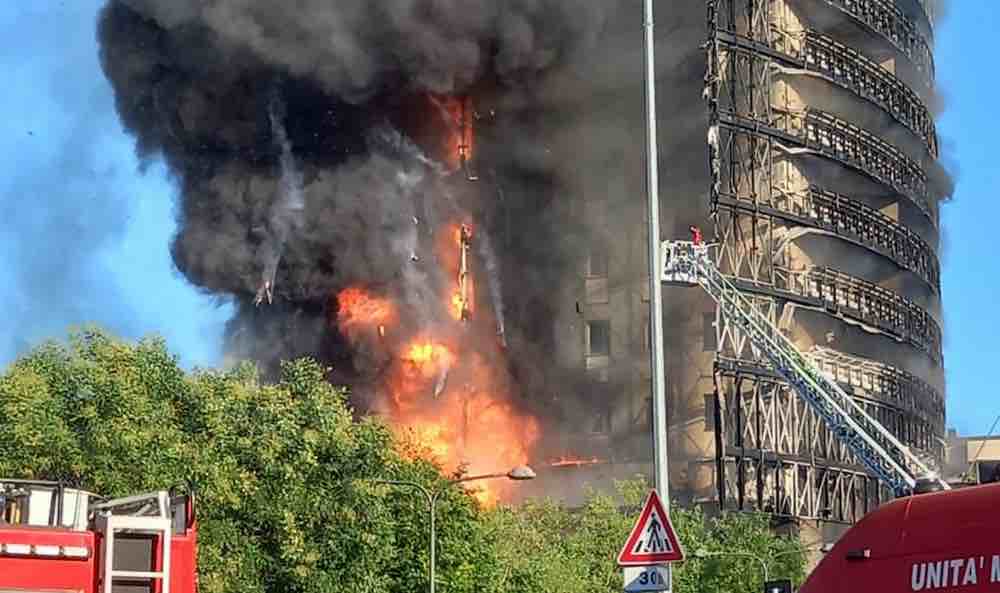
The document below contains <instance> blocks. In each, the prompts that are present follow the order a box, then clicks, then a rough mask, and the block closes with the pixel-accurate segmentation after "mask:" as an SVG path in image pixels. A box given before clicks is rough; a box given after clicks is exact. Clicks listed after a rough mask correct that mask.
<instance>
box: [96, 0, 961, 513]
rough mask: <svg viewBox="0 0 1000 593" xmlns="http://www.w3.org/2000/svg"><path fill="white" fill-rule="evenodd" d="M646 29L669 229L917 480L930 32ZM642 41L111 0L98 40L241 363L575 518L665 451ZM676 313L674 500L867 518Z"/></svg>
mask: <svg viewBox="0 0 1000 593" xmlns="http://www.w3.org/2000/svg"><path fill="white" fill-rule="evenodd" d="M925 1H929V0H925ZM657 10H658V14H657V77H658V79H659V83H660V86H661V91H660V93H659V102H660V104H659V105H658V111H659V113H660V121H659V122H658V129H659V141H660V158H661V184H662V187H661V188H660V192H661V198H662V201H661V220H663V221H664V222H665V224H664V234H665V236H672V237H680V236H683V235H685V234H686V233H687V229H688V228H689V227H690V226H692V225H694V226H697V227H700V228H702V229H703V230H704V231H705V235H706V240H708V241H710V242H715V243H717V244H718V248H717V254H718V261H719V264H720V266H721V267H722V269H723V270H724V271H725V272H726V273H727V274H730V275H732V276H733V277H735V278H737V279H738V280H739V282H740V283H741V285H742V286H744V287H745V288H746V289H747V290H748V291H750V292H751V293H752V294H753V295H754V298H755V299H756V301H757V302H759V303H760V306H761V307H762V309H763V310H765V311H767V312H768V314H769V315H770V316H771V318H772V319H773V320H774V321H775V323H777V324H779V325H780V326H781V327H782V328H783V329H785V330H786V331H788V332H789V333H790V335H791V336H793V337H794V338H795V340H796V341H797V343H798V344H800V345H801V346H802V347H803V348H804V349H806V350H808V351H810V352H811V353H812V355H813V356H815V357H817V359H819V360H821V361H822V362H823V363H824V364H825V365H826V367H827V368H828V369H829V370H830V371H831V372H833V373H835V374H836V375H837V376H838V378H840V380H841V381H842V383H843V384H844V385H845V387H850V388H851V389H852V390H853V393H854V394H855V395H856V396H858V397H859V398H860V399H861V400H862V401H864V402H865V405H867V406H870V407H871V409H873V410H875V411H876V414H877V416H878V417H879V418H881V419H882V420H883V421H884V422H885V423H886V424H887V425H889V426H890V427H892V428H893V429H894V430H896V431H897V433H898V434H899V435H900V436H901V437H902V438H903V439H904V441H905V442H906V443H908V444H909V445H911V446H912V447H914V448H918V449H922V450H927V451H928V452H929V454H930V455H937V454H938V453H939V446H938V445H937V442H938V441H937V440H936V439H937V437H939V436H941V434H942V432H943V404H942V392H943V380H942V365H941V342H940V335H941V333H940V321H939V318H940V304H939V301H938V295H939V278H938V270H939V264H938V257H937V243H938V226H937V224H938V216H937V213H938V203H939V201H940V200H941V199H943V198H944V197H946V196H947V194H948V193H949V187H948V182H947V177H946V176H945V175H944V173H943V172H942V171H941V169H940V167H939V166H938V165H937V156H938V150H939V147H938V142H937V138H936V134H935V131H934V122H933V117H932V113H931V106H932V104H933V61H932V57H931V51H930V47H931V43H932V30H933V29H932V22H933V21H932V18H931V15H930V12H931V7H929V6H928V5H927V4H923V3H921V2H920V0H901V1H899V2H895V3H893V2H889V1H887V0H865V1H850V2H848V1H844V0H767V1H765V2H760V1H757V0H690V1H683V2H670V3H659V6H658V8H657ZM641 25H642V21H641V3H640V2H639V1H638V0H619V1H616V2H582V3H581V2H576V1H573V0H510V1H506V2H497V1H495V0H462V1H449V0H421V1H416V2H398V1H396V0H343V1H338V2H335V3H333V2H327V1H321V0H307V1H304V2H299V3H297V4H296V8H295V10H288V9H287V8H285V7H282V6H280V5H279V4H278V3H270V2H257V3H252V2H244V1H236V0H218V1H217V2H213V3H210V4H206V3H201V2H192V1H181V2H178V1H173V0H172V1H168V0H109V1H108V4H107V6H106V7H105V9H104V10H103V12H102V15H101V17H100V23H99V37H100V43H101V54H102V63H103V67H104V70H105V73H106V75H107V77H108V79H109V81H110V82H111V84H112V86H113V88H114V90H115V93H116V97H117V107H118V110H119V113H120V116H121V119H122V121H123V123H124V124H125V125H126V127H127V128H128V129H129V130H130V131H131V132H132V133H133V134H134V135H135V137H136V146H137V150H138V151H139V153H140V155H142V156H144V157H149V158H152V157H158V156H162V158H164V159H165V160H166V162H167V163H168V165H169V166H170V168H171V171H173V173H174V175H175V177H176V179H177V183H178V186H179V188H180V196H179V204H180V208H179V223H180V226H179V232H178V235H177V237H176V238H175V240H174V243H173V246H172V252H173V256H174V260H175V262H176V263H177V266H178V268H179V269H180V270H181V272H182V273H183V274H184V275H185V276H186V277H187V278H188V279H189V280H190V281H191V282H192V283H193V284H195V285H197V286H199V287H201V288H203V289H205V290H206V291H209V292H211V293H214V294H218V295H220V296H225V297H228V298H232V299H234V300H235V301H236V303H237V305H238V308H237V309H238V310H237V314H236V317H235V318H234V319H233V320H232V322H231V326H230V331H229V336H228V340H229V344H228V346H229V351H230V352H231V355H232V356H233V357H235V358H250V359H254V360H257V361H259V362H260V363H261V364H262V366H263V367H264V368H265V369H270V370H271V371H272V372H273V370H274V369H275V368H276V366H277V364H278V363H279V362H280V360H282V359H285V358H289V357H295V356H302V355H308V356H313V357H316V358H318V359H320V360H323V361H325V362H326V363H327V364H328V366H329V368H330V380H331V381H334V382H337V383H343V384H346V385H349V386H350V387H351V392H352V395H351V397H352V400H353V402H354V404H355V405H356V407H357V409H358V410H359V412H361V413H377V414H382V415H384V416H386V417H388V418H389V419H391V421H392V422H393V423H394V424H395V425H396V426H398V427H399V428H400V431H401V434H404V435H407V436H408V437H409V438H408V440H407V442H409V443H412V445H413V447H414V448H415V449H418V450H421V451H424V452H430V453H431V454H433V455H434V456H435V457H437V458H438V459H439V460H440V461H441V462H442V465H443V466H444V467H445V468H446V469H447V470H448V471H461V470H463V469H465V470H468V471H495V470H498V469H506V468H507V467H509V466H510V465H514V464H519V463H525V462H530V463H532V464H533V465H535V466H536V469H539V467H540V466H544V465H548V466H549V467H550V471H547V472H544V471H543V472H540V476H539V479H538V480H537V481H536V483H534V484H532V485H531V486H530V488H531V489H534V490H535V491H537V490H539V489H540V490H544V491H546V492H547V493H550V494H557V495H562V496H566V497H567V498H570V499H573V498H574V497H575V496H576V495H577V494H578V490H579V488H578V486H579V485H580V484H582V483H583V482H591V483H595V482H596V483H597V484H598V485H599V484H600V483H602V482H603V481H609V480H610V479H611V478H614V477H622V476H625V475H631V474H634V473H636V472H645V473H648V471H649V462H650V459H651V456H652V455H651V441H650V436H649V428H650V422H651V414H650V409H651V406H650V397H649V377H650V373H649V346H650V344H649V337H648V336H649V334H648V327H649V304H648V295H647V290H648V281H647V274H648V267H647V259H646V257H647V252H646V241H647V238H646V224H645V220H646V213H645V199H644V191H645V188H644V176H643V168H644V165H643V158H644V151H643V143H642V141H641V138H642V134H643V133H644V129H645V126H644V122H643V117H644V110H643V109H642V104H643V103H642V102H643V95H642V43H641V39H642V38H641ZM663 315H664V319H665V326H664V327H665V333H666V346H667V381H668V385H667V389H668V399H669V402H668V421H669V423H670V434H671V436H670V438H671V441H670V446H671V472H672V476H671V478H672V483H673V484H674V487H675V489H676V492H675V493H674V494H675V496H677V497H678V498H679V499H680V500H683V501H685V502H688V503H699V504H709V505H713V506H716V507H722V508H727V509H745V510H750V509H756V510H764V511H767V512H771V513H774V514H775V515H778V516H782V517H788V518H791V519H810V520H812V519H816V520H820V521H826V522H829V523H830V524H842V523H848V522H851V521H853V520H854V519H855V518H857V517H858V516H859V515H860V513H862V512H863V511H864V510H865V509H867V508H869V507H870V506H871V505H873V504H875V503H876V502H877V501H878V500H879V497H880V496H881V495H882V493H881V492H880V490H879V488H878V486H877V484H875V483H874V482H873V479H872V478H870V477H869V476H867V475H866V474H865V473H864V471H863V470H862V469H861V468H860V467H859V466H858V464H857V463H856V461H854V460H853V459H851V458H850V456H849V455H848V454H847V453H846V452H845V451H844V450H843V449H842V448H841V447H839V446H838V444H837V443H836V440H835V439H834V438H833V437H832V436H831V435H829V434H828V433H827V432H826V431H825V429H824V428H823V427H822V426H821V424H820V423H819V422H818V421H817V420H816V419H815V418H814V417H813V416H812V414H811V413H810V412H809V411H808V410H807V409H806V408H805V406H804V405H803V404H802V403H801V402H799V401H798V399H797V398H796V397H795V396H794V395H793V394H790V393H789V392H788V390H787V388H786V387H785V386H784V385H783V383H782V382H781V381H780V380H778V379H776V378H775V376H774V375H773V373H771V372H769V370H768V369H767V367H766V365H764V364H763V363H762V362H761V361H760V360H758V358H757V357H756V354H755V353H754V352H753V350H752V348H750V346H749V345H748V344H746V343H745V341H744V340H743V339H742V337H741V336H740V335H739V333H738V332H737V331H736V330H735V328H730V327H727V326H726V324H725V320H724V319H720V318H719V317H718V314H717V312H716V311H715V309H714V306H713V305H712V303H711V302H709V301H708V300H707V298H703V297H702V295H700V294H698V293H696V292H693V291H685V290H682V289H674V288H671V289H667V290H666V291H665V310H664V311H663ZM530 491H531V490H530V489H524V492H530ZM497 494H498V493H497V492H491V493H484V494H483V496H485V497H487V498H490V497H494V496H496V495H497Z"/></svg>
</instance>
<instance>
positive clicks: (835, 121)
mask: <svg viewBox="0 0 1000 593" xmlns="http://www.w3.org/2000/svg"><path fill="white" fill-rule="evenodd" d="M772 118H773V120H774V121H770V122H769V121H761V120H762V119H763V118H762V115H760V114H753V115H749V116H748V115H743V114H737V113H733V112H731V111H724V110H722V109H720V110H719V121H720V123H721V124H723V125H726V126H731V127H733V128H736V129H738V130H741V131H742V132H744V133H746V134H750V135H757V134H764V135H767V136H770V137H772V138H774V139H775V140H777V141H778V142H779V143H784V144H787V145H788V147H791V148H796V147H797V148H806V149H809V150H810V151H812V152H814V153H817V154H821V155H823V156H825V157H827V158H830V159H833V160H835V161H837V162H840V163H841V164H843V165H844V166H846V167H849V168H851V169H854V170H856V171H858V172H860V173H862V174H864V175H866V176H867V177H869V178H871V179H872V180H874V181H876V182H878V183H881V184H883V185H885V186H887V187H890V188H892V189H894V190H895V191H896V192H897V193H899V194H900V195H902V196H904V197H906V198H908V199H909V201H910V202H912V203H913V204H914V205H915V206H916V207H917V208H919V209H920V211H921V212H923V213H924V215H925V216H927V218H928V219H929V220H930V221H931V223H932V225H934V227H935V228H937V223H938V219H937V210H936V208H934V206H933V204H932V202H931V198H930V191H929V189H928V185H927V174H926V173H925V172H924V171H923V169H921V167H920V165H918V164H917V163H916V162H914V161H913V160H911V159H910V158H909V157H907V156H906V155H904V154H903V153H902V151H900V150H899V149H898V148H896V147H894V146H892V145H891V144H889V143H887V142H885V141H884V140H882V139H881V138H879V137H877V136H875V135H874V134H872V133H870V132H867V131H865V130H863V129H861V128H859V127H858V126H855V125H854V124H851V123H848V122H846V121H844V120H842V119H839V118H837V117H835V116H833V115H830V114H828V113H824V112H822V111H818V110H808V111H806V112H800V113H789V112H785V113H777V114H775V115H773V116H772ZM720 149H721V150H722V151H724V150H725V149H724V147H720Z"/></svg>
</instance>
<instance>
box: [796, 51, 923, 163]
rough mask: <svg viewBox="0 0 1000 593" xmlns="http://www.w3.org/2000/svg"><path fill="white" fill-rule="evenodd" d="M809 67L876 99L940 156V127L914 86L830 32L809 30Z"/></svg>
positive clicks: (863, 95)
mask: <svg viewBox="0 0 1000 593" xmlns="http://www.w3.org/2000/svg"><path fill="white" fill-rule="evenodd" d="M805 63H806V69H808V70H811V71H814V72H818V73H821V74H823V75H824V76H826V77H828V78H829V79H831V80H833V81H835V82H836V83H837V84H838V85H840V86H842V87H844V88H847V89H849V90H851V91H853V92H854V93H855V94H857V95H859V96H861V97H864V98H865V99H867V100H868V101H870V102H872V103H875V104H876V105H878V106H879V107H881V108H882V109H883V110H885V111H886V112H887V113H889V114H890V115H891V116H892V117H893V119H895V120H896V121H898V122H899V123H901V124H903V125H904V126H906V128H907V129H908V130H910V131H911V132H912V133H913V134H914V135H916V136H917V137H918V138H920V139H921V140H922V141H923V143H924V145H925V146H926V147H927V151H928V152H929V153H930V154H931V155H933V156H934V157H937V156H938V141H937V131H936V129H935V125H934V118H933V117H931V113H930V110H929V109H928V108H927V106H926V105H925V104H924V102H923V101H922V100H921V99H920V97H919V96H917V94H916V93H915V92H913V90H912V89H910V87H908V86H907V85H906V84H905V83H904V82H903V81H901V80H900V79H899V78H897V77H895V76H893V75H892V74H890V73H889V72H887V71H886V70H885V69H884V68H882V67H880V66H879V65H878V64H876V63H875V62H872V61H871V60H869V59H868V58H866V57H864V56H863V55H861V54H860V53H859V52H858V51H856V50H854V49H851V48H850V47H847V46H846V45H844V44H842V43H839V42H837V41H835V40H833V39H832V38H830V37H827V36H826V35H820V34H818V33H809V34H808V35H807V36H806V43H805Z"/></svg>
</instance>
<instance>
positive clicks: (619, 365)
mask: <svg viewBox="0 0 1000 593" xmlns="http://www.w3.org/2000/svg"><path fill="white" fill-rule="evenodd" d="M624 4H627V5H628V6H627V8H626V9H623V12H625V13H628V14H629V16H627V17H623V22H624V23H625V24H623V25H621V31H620V32H619V33H618V37H616V36H614V35H611V36H609V41H608V43H609V44H610V46H613V47H616V48H621V47H626V46H627V47H630V48H631V49H630V50H628V51H624V50H622V51H620V52H618V54H616V55H621V54H629V52H632V53H631V54H629V55H632V56H634V58H635V61H636V63H641V54H640V53H639V51H640V49H641V43H639V39H640V37H639V31H640V29H639V25H640V23H641V21H640V20H639V18H638V15H640V14H641V10H640V7H639V3H638V2H625V3H624ZM656 10H657V15H656V20H657V59H658V68H657V71H658V75H657V76H658V82H659V93H660V96H659V100H658V108H659V113H660V115H659V123H658V134H659V142H660V147H661V153H660V166H661V170H662V178H661V187H660V194H661V209H662V220H663V221H664V224H663V235H664V238H678V239H683V238H686V237H687V235H688V227H689V226H691V225H696V226H699V227H700V228H701V229H702V230H703V231H704V234H705V236H706V239H707V240H708V241H709V242H711V243H715V244H716V247H715V248H714V255H715V258H716V261H717V263H718V265H719V267H720V268H721V269H722V270H723V272H724V273H725V274H727V275H729V276H730V277H732V278H733V279H734V280H735V281H736V283H737V284H738V285H739V286H741V287H742V288H743V289H744V290H745V291H746V292H747V294H749V295H751V296H752V298H753V300H754V302H755V303H756V304H757V305H758V306H759V307H760V310H761V311H762V312H764V313H765V314H766V315H767V316H768V318H769V319H770V320H771V321H772V322H773V323H774V324H776V325H777V326H778V327H780V328H781V329H782V331H784V332H786V333H787V335H788V336H789V337H791V338H792V339H793V340H794V341H795V343H796V344H797V345H798V346H799V348H800V349H801V350H802V351H804V352H806V353H807V354H808V355H809V356H811V357H812V358H813V359H814V360H815V361H816V362H818V363H819V364H820V365H821V367H822V368H823V369H824V370H826V371H827V372H829V373H831V374H832V375H834V376H836V378H837V379H838V381H839V382H840V384H841V385H842V386H843V387H844V388H845V389H846V390H847V391H848V393H850V394H852V395H853V396H854V397H856V398H857V400H858V401H859V402H860V403H861V404H862V405H863V406H864V407H865V408H866V409H867V410H868V411H869V412H871V413H872V414H873V415H874V416H875V417H877V418H878V419H879V420H880V421H881V422H882V423H884V424H885V425H886V426H887V427H889V428H890V429H891V430H892V431H893V432H894V433H895V434H896V435H897V436H898V437H899V438H900V439H901V440H902V441H903V442H904V443H905V444H907V445H908V446H910V447H911V448H912V449H913V450H914V451H917V452H919V453H921V454H922V455H924V456H926V457H927V459H928V460H929V461H934V462H937V461H938V460H940V458H941V454H942V441H941V438H942V437H943V435H944V399H943V393H944V380H943V364H942V342H941V321H940V318H941V307H940V300H939V297H940V262H939V256H938V245H939V237H940V227H939V202H940V201H941V199H942V198H943V197H944V196H945V195H946V194H947V193H948V191H949V188H948V182H947V176H946V175H945V174H944V172H943V171H942V169H941V167H940V165H939V164H938V156H939V144H938V139H937V134H936V132H935V124H934V118H933V113H932V107H931V106H932V105H933V101H934V62H933V54H932V49H931V48H932V46H933V18H932V17H933V15H932V14H931V13H932V12H933V9H932V6H930V5H929V4H924V3H922V2H920V1H918V0H897V1H895V2H893V1H891V0H709V1H707V2H704V1H702V0H694V1H687V2H660V3H657V8H656ZM626 21H627V22H626ZM626 39H627V40H630V41H624V40H626ZM616 40H617V41H616ZM629 43H634V45H631V46H630V45H629ZM595 63H596V65H595V66H594V69H595V72H597V74H595V76H599V75H600V72H601V66H600V60H595ZM629 68H630V70H629V72H630V74H632V75H635V76H636V79H637V82H636V83H635V85H636V86H635V87H634V88H633V89H632V91H634V92H629V93H617V94H614V96H615V97H617V98H618V99H619V100H618V101H617V102H615V101H609V102H608V104H607V113H605V114H604V115H603V116H602V117H595V114H594V113H591V114H590V116H589V117H588V118H587V121H589V122H591V124H592V125H593V122H594V121H595V120H596V121H600V122H603V126H602V127H607V128H613V127H614V126H615V125H616V123H617V125H619V127H620V128H621V129H626V130H630V131H631V132H630V133H626V134H622V135H620V136H610V137H607V138H605V140H606V142H605V144H604V145H603V146H602V149H603V150H604V152H605V153H606V154H608V155H611V156H612V157H614V158H616V159H617V162H616V165H615V166H616V167H617V169H616V171H618V173H617V174H615V175H609V176H608V184H607V187H605V186H603V185H601V186H600V187H594V186H591V187H588V188H587V190H586V191H587V192H588V194H592V195H588V196H587V199H586V200H584V201H583V203H584V204H585V205H586V208H590V211H588V212H586V213H584V217H585V218H587V219H588V220H591V221H595V225H596V227H598V228H603V229H605V230H604V232H603V233H598V235H597V238H596V239H594V240H593V241H592V245H590V246H589V247H588V248H587V249H581V252H580V256H581V259H580V269H579V283H578V285H577V287H576V292H575V293H572V294H567V295H566V299H567V307H566V308H565V315H564V318H562V319H557V320H556V325H557V327H560V328H563V331H564V332H565V336H564V340H563V343H565V344H570V345H571V346H567V347H565V348H563V349H562V350H561V352H560V355H561V356H563V357H565V358H566V359H567V360H569V359H573V360H576V361H578V363H579V364H582V365H585V366H586V368H587V369H588V370H589V371H590V372H591V373H593V380H594V381H595V382H598V383H601V382H603V383H604V384H605V385H606V386H607V387H606V394H607V397H606V400H605V402H604V404H603V405H604V407H603V408H600V405H599V406H598V410H597V411H596V412H595V413H594V418H593V421H592V422H590V423H588V424H587V425H586V426H584V425H582V424H581V425H580V426H579V433H580V435H581V439H583V440H584V441H586V440H587V439H588V438H589V439H590V442H591V444H592V446H593V449H594V451H595V454H596V455H599V454H600V453H601V447H603V446H604V445H605V444H606V446H607V451H609V453H608V455H609V456H610V458H611V459H612V461H613V462H614V463H612V464H610V466H609V468H607V469H603V470H602V469H599V468H595V469H593V470H592V472H593V473H594V475H597V474H600V473H601V472H602V471H604V472H607V473H609V474H612V473H616V471H615V470H614V469H612V468H614V467H615V466H616V464H628V463H631V462H635V461H641V460H644V461H645V462H646V463H648V459H649V456H650V453H649V451H650V448H649V436H648V432H647V431H646V429H647V428H648V426H649V424H648V423H649V421H650V414H649V386H648V382H649V372H648V369H649V362H648V349H649V341H648V333H647V329H646V328H647V326H648V298H647V297H648V294H647V293H648V291H647V287H646V278H647V276H646V255H645V250H646V245H645V242H646V228H645V212H644V207H643V191H644V188H643V182H642V181H643V168H642V167H643V165H642V162H643V161H642V159H643V153H642V138H641V134H642V130H643V127H642V115H643V111H642V109H641V90H640V88H639V84H640V83H641V74H640V73H639V71H638V68H637V67H634V66H631V67H629ZM631 68H635V70H632V69H631ZM622 97H627V98H625V99H622ZM616 118H617V119H616ZM609 158H611V157H609ZM664 295H665V296H664V298H665V307H664V319H665V324H664V325H665V333H666V354H667V391H668V416H669V427H670V448H671V450H670V454H671V455H670V457H671V472H670V473H671V481H672V490H675V493H674V494H675V497H676V498H678V499H679V500H680V501H682V502H687V503H691V504H705V505H709V506H712V507H715V508H722V509H729V510H755V511H764V512H767V513H771V514H773V515H775V516H776V517H785V518H788V519H789V520H791V521H793V522H795V523H797V524H799V525H800V526H805V527H808V529H817V528H818V529H819V531H820V532H822V533H817V534H816V539H817V540H823V539H827V540H828V539H830V538H832V537H835V535H836V533H837V532H838V531H839V529H840V528H841V527H842V526H844V525H847V524H850V523H852V522H854V521H855V520H857V519H858V518H860V517H861V516H862V515H863V514H865V513H866V512H867V511H868V510H870V509H871V508H873V507H874V506H875V505H877V504H879V503H880V502H881V501H883V500H884V499H885V497H886V496H887V493H886V492H885V491H884V489H883V488H881V487H880V485H879V483H878V482H877V480H876V479H875V478H874V477H872V476H870V475H868V474H867V473H866V472H865V471H864V469H863V468H862V467H861V466H860V464H859V463H858V462H857V460H856V459H854V458H853V456H852V455H851V454H850V452H849V451H847V450H846V449H845V448H844V447H843V446H842V445H841V444H840V443H839V442H838V440H837V439H836V438H835V437H834V436H833V435H832V434H831V433H830V432H829V431H827V430H826V428H825V427H824V426H823V424H822V422H821V421H820V420H819V419H818V418H817V417H816V416H815V415H814V414H813V413H812V412H811V411H810V410H809V408H808V406H807V405H806V403H805V402H804V401H803V400H801V398H799V397H798V396H797V395H796V394H795V393H793V392H791V391H789V389H788V387H787V385H786V384H785V383H784V382H783V381H782V380H781V379H780V378H779V377H778V376H777V375H776V374H775V373H774V372H773V371H772V370H771V369H770V368H769V367H768V365H767V363H766V361H765V360H764V359H763V358H762V357H761V356H760V354H759V353H758V352H756V351H755V350H754V348H753V345H752V344H751V343H749V342H748V341H747V339H746V337H745V336H744V335H743V334H742V333H741V332H740V331H739V330H738V328H736V327H733V326H730V325H729V324H727V321H726V319H725V318H722V317H721V316H720V315H719V312H718V310H717V308H716V307H715V305H714V303H712V302H711V300H710V299H708V297H707V296H706V295H703V294H701V293H700V291H699V290H698V289H692V288H674V287H668V288H667V289H665V292H664ZM573 301H575V306H573V305H570V303H571V302H573ZM602 439H603V440H602ZM626 467H628V468H629V469H631V466H627V465H626ZM617 473H622V472H620V471H619V472H617Z"/></svg>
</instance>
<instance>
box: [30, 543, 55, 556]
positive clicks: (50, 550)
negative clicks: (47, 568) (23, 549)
mask: <svg viewBox="0 0 1000 593" xmlns="http://www.w3.org/2000/svg"><path fill="white" fill-rule="evenodd" d="M34 548H35V555H36V556H58V555H59V546H45V545H41V546H34Z"/></svg>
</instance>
